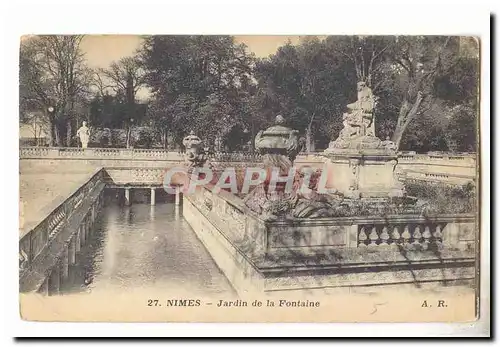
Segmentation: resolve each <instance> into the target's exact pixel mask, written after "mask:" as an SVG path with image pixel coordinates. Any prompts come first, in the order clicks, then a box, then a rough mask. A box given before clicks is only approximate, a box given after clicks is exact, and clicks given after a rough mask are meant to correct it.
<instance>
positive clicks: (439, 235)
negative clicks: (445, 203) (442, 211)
mask: <svg viewBox="0 0 500 347" xmlns="http://www.w3.org/2000/svg"><path fill="white" fill-rule="evenodd" d="M356 224H357V229H358V231H357V240H358V247H391V248H394V249H401V248H403V249H409V250H411V249H422V250H427V249H430V248H434V249H442V248H443V247H444V246H452V247H459V246H460V242H462V243H463V244H465V245H467V246H469V247H470V246H472V245H473V243H474V241H475V239H476V237H475V232H474V230H475V228H476V226H475V217H474V215H456V216H451V215H450V216H446V215H442V216H436V217H434V218H424V217H415V216H408V217H407V218H405V217H401V216H394V217H392V218H391V217H388V218H384V219H380V220H377V219H370V220H366V221H362V220H359V221H357V222H356Z"/></svg>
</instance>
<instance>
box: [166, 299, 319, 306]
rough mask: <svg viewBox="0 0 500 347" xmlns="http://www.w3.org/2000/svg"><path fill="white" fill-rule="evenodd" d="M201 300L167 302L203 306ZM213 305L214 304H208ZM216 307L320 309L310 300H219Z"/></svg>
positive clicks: (169, 302)
mask: <svg viewBox="0 0 500 347" xmlns="http://www.w3.org/2000/svg"><path fill="white" fill-rule="evenodd" d="M201 304H202V303H201V300H179V299H174V300H167V306H188V307H189V306H201ZM207 305H212V303H207ZM215 306H217V307H248V306H253V307H264V306H266V307H319V306H320V302H319V301H310V300H285V299H280V300H269V299H266V300H253V301H246V300H240V299H238V300H219V301H218V302H217V303H216V304H215Z"/></svg>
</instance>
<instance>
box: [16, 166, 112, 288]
mask: <svg viewBox="0 0 500 347" xmlns="http://www.w3.org/2000/svg"><path fill="white" fill-rule="evenodd" d="M104 186H105V183H104V171H103V170H100V171H98V172H97V173H96V174H94V175H93V176H92V177H91V178H90V179H89V180H88V181H87V182H86V183H85V184H84V185H82V186H81V187H79V188H78V189H77V190H76V191H75V192H74V193H73V194H72V195H71V196H70V197H69V198H68V199H66V200H65V201H64V202H63V203H61V204H60V205H59V206H57V207H56V208H55V209H54V210H53V211H52V212H51V213H50V214H49V215H48V216H47V217H46V218H45V219H44V220H42V221H41V222H40V223H38V224H37V225H36V226H34V227H32V228H30V229H28V230H27V231H26V232H24V233H22V234H21V236H20V240H19V270H20V285H21V289H22V290H34V289H38V287H39V286H40V284H41V282H43V281H44V280H46V279H45V278H44V276H45V274H46V272H47V271H49V272H50V271H51V269H52V268H53V266H54V264H51V263H52V262H57V261H58V260H57V257H58V254H60V253H61V252H63V250H64V249H65V248H66V249H67V243H68V242H69V241H70V240H71V238H72V237H73V233H74V232H76V231H78V232H79V230H80V228H79V227H80V225H81V224H82V223H85V224H88V221H87V219H89V218H91V219H92V222H93V220H94V218H95V215H96V214H97V212H98V210H99V206H97V207H96V206H94V205H95V204H97V205H100V204H101V193H102V191H103V189H104ZM87 229H88V228H87V225H86V231H85V232H88V230H87ZM77 237H78V238H83V239H84V238H85V237H84V236H81V235H78V236H77ZM78 245H79V247H80V240H79V241H78ZM79 247H78V248H79ZM41 258H43V259H41ZM49 258H50V259H49Z"/></svg>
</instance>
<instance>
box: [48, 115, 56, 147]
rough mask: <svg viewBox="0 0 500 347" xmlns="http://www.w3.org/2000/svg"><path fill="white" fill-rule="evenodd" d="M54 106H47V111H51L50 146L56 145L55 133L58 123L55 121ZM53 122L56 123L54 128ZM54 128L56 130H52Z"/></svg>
mask: <svg viewBox="0 0 500 347" xmlns="http://www.w3.org/2000/svg"><path fill="white" fill-rule="evenodd" d="M54 111H55V110H54V107H52V106H49V107H47V112H48V113H49V135H50V146H54V140H55V139H54V137H53V136H54V135H55V134H56V129H55V127H56V125H55V122H53V117H54ZM52 124H54V129H52ZM52 130H54V132H52Z"/></svg>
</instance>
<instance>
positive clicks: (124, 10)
mask: <svg viewBox="0 0 500 347" xmlns="http://www.w3.org/2000/svg"><path fill="white" fill-rule="evenodd" d="M259 3H261V4H259ZM64 4H67V3H64ZM231 4H234V2H231ZM288 4H290V2H288ZM137 6H138V5H137V4H132V3H130V4H128V5H127V4H126V2H120V4H119V5H118V4H115V5H110V6H105V5H103V4H102V2H98V1H88V2H86V3H85V5H80V6H79V7H78V8H77V10H76V9H75V8H68V7H67V6H64V5H62V3H61V5H59V6H51V7H49V6H47V5H42V4H38V3H36V4H35V3H33V4H31V5H30V6H29V8H27V7H22V8H21V7H20V6H17V5H16V6H15V7H12V9H13V10H15V12H16V15H15V16H12V18H13V19H14V21H13V23H12V27H9V32H10V33H11V35H9V36H8V39H9V41H8V49H6V52H7V53H8V59H9V64H10V65H9V66H17V49H18V42H19V37H20V36H21V35H22V34H29V33H76V32H78V33H89V34H90V33H110V34H111V33H113V34H115V33H123V34H125V33H151V34H153V33H156V34H158V33H170V34H175V33H177V34H181V33H182V34H187V33H207V34H209V33H210V34H220V33H230V34H247V35H248V34H275V35H276V34H288V35H293V34H297V35H300V34H318V35H320V34H333V33H335V34H354V33H356V34H363V33H367V34H368V33H370V34H395V33H397V34H415V33H419V34H462V35H480V36H481V38H482V82H481V88H482V90H481V94H482V96H483V99H482V101H481V108H482V112H481V113H482V117H481V118H482V121H481V136H482V139H481V140H482V141H481V147H482V148H483V151H482V153H481V156H482V158H481V162H482V168H481V169H482V170H481V171H482V172H483V175H482V211H481V222H482V226H481V227H482V231H483V232H482V237H481V266H482V269H481V270H482V271H481V277H482V279H483V281H482V283H481V298H482V299H481V301H480V305H481V307H484V308H482V310H481V312H482V315H483V316H486V315H487V314H488V311H487V310H486V308H487V307H488V306H489V300H488V291H489V280H490V277H489V265H490V264H489V259H490V257H489V240H490V239H489V233H488V231H489V213H488V212H489V201H490V199H489V192H490V189H489V175H488V174H487V173H489V171H490V168H489V163H490V152H489V151H488V150H485V149H486V148H489V147H490V143H489V128H490V126H489V125H490V122H489V117H488V115H489V114H490V112H489V81H490V79H489V30H488V26H489V17H488V11H487V10H486V9H485V8H484V9H482V11H481V6H480V5H479V4H475V5H474V8H471V6H469V7H459V5H458V4H456V3H454V5H453V9H451V8H450V5H439V4H432V6H431V7H430V8H429V7H428V6H422V2H419V3H415V4H414V5H413V6H412V5H410V4H408V5H407V6H408V7H409V8H411V11H410V10H409V9H407V8H406V7H407V6H404V7H403V8H398V6H397V5H393V6H381V5H379V4H377V5H374V4H366V5H363V1H358V2H356V4H352V5H349V6H345V5H342V6H340V5H338V4H337V5H334V4H330V5H326V4H323V5H314V4H311V3H308V4H307V6H306V5H304V4H302V5H298V6H293V7H292V6H287V5H275V6H272V5H270V4H267V3H266V2H259V1H253V2H252V4H251V5H243V6H242V7H239V8H237V7H236V6H232V5H227V6H226V8H225V9H224V10H220V9H219V8H216V7H215V6H214V5H208V6H207V5H205V6H201V5H197V6H195V7H193V5H191V6H189V4H187V5H186V4H184V5H183V6H182V7H179V6H174V5H171V4H164V5H162V6H158V5H156V6H155V7H154V8H155V10H154V11H153V10H152V7H149V9H148V11H147V12H144V13H143V14H142V16H139V17H140V18H137V17H138V16H137V11H138V10H137ZM151 6H152V5H151ZM117 7H120V9H119V11H118V12H119V13H120V15H119V16H118V15H116V16H112V15H109V14H105V13H104V11H102V12H100V11H97V10H96V9H97V8H99V9H101V10H104V9H106V10H113V11H116V10H117ZM360 7H362V8H364V9H363V10H360ZM179 13H182V14H183V15H178V14H179ZM243 13H244V15H243ZM389 13H390V14H391V15H388V14H389ZM127 18H129V19H131V20H127ZM243 18H255V20H254V21H244V20H242V19H243ZM296 18H300V21H298V20H297V19H296ZM424 18H425V20H424ZM55 19H57V21H56V20H55ZM210 19H212V21H211V20H210ZM9 72H10V74H9V75H8V77H9V78H8V80H7V81H8V83H7V81H6V85H9V86H11V87H9V88H6V89H7V90H6V92H7V93H6V95H7V104H8V107H7V112H8V113H9V114H17V103H16V102H15V101H16V100H17V90H16V88H12V86H15V85H17V72H16V69H15V68H12V69H10V71H9ZM9 89H10V90H9ZM13 101H14V102H13ZM5 121H6V122H12V124H10V123H8V125H9V126H12V128H14V126H17V121H18V119H17V117H10V118H6V119H5ZM6 128H9V127H8V126H6ZM3 135H4V136H5V137H4V138H5V140H7V141H8V143H6V144H4V148H6V149H9V150H8V151H5V152H6V153H5V154H4V155H5V157H6V158H7V160H8V165H7V167H17V165H18V164H17V161H18V152H17V150H16V151H15V150H14V148H16V149H17V146H18V145H17V134H16V133H14V132H12V131H10V132H9V131H7V132H6V133H5V134H3ZM8 175H12V176H8ZM3 177H4V180H5V181H4V182H8V181H7V180H9V181H10V180H12V181H13V182H18V180H19V177H18V172H14V171H13V170H12V172H6V173H4V175H3ZM5 186H6V188H7V189H8V194H6V196H7V197H9V199H11V198H13V197H16V198H17V199H18V198H19V196H18V194H19V192H18V190H17V187H15V185H12V184H6V185H5ZM9 202H10V201H9ZM9 202H7V203H6V204H5V205H6V206H4V209H7V208H9V210H7V211H8V213H6V215H7V216H8V224H7V225H6V226H5V230H6V233H7V232H9V231H10V232H9V234H8V236H7V238H6V239H5V240H4V247H5V251H4V254H5V256H6V257H7V259H5V261H4V263H5V268H7V274H8V276H6V277H5V283H9V284H8V285H7V284H6V285H4V288H3V289H4V290H5V292H4V298H5V299H6V301H7V303H8V308H9V310H8V311H7V312H8V317H9V320H11V321H13V322H15V324H13V331H15V332H14V335H26V334H28V335H33V336H40V335H50V334H71V335H73V334H74V335H81V334H85V335H93V334H98V335H100V334H103V333H109V334H111V335H114V334H117V333H118V332H117V331H120V332H121V333H119V334H120V335H121V334H124V336H127V335H129V336H133V335H136V334H139V335H142V334H144V333H146V334H152V335H157V334H160V336H162V335H164V334H167V335H171V334H181V335H182V334H183V333H182V332H184V334H193V333H194V334H197V333H201V334H204V333H205V334H214V333H216V331H218V332H219V333H223V334H227V333H231V331H230V330H234V328H231V329H230V330H228V329H226V328H224V326H225V325H224V324H209V325H208V326H207V325H206V324H195V323H189V324H181V325H175V327H173V326H172V325H171V324H168V325H166V324H164V323H155V324H127V325H120V324H99V323H94V324H88V323H79V324H70V323H66V324H64V323H62V324H58V323H51V324H46V323H45V324H44V323H36V322H26V321H21V320H20V318H19V313H18V312H19V311H18V310H19V307H18V302H17V297H18V285H17V282H18V281H17V279H18V273H17V266H16V264H15V259H16V258H17V257H16V253H17V247H13V246H12V245H14V244H16V245H17V233H15V232H12V231H13V230H16V229H17V223H18V220H17V218H16V217H17V216H18V210H17V206H16V205H15V204H12V203H11V202H10V203H9ZM14 206H16V207H14ZM12 217H14V218H12ZM11 235H12V236H11ZM13 260H14V261H13ZM11 283H15V285H14V286H12V285H11ZM351 309H352V307H351ZM416 314H418V313H417V312H416ZM193 324H195V325H196V329H194V326H193ZM392 325H393V324H392V323H387V324H376V325H366V324H364V325H363V326H370V327H369V328H367V329H366V330H365V329H363V330H364V331H360V329H359V327H358V326H356V325H352V324H351V325H349V324H336V325H323V324H317V325H315V327H314V328H311V324H308V325H307V329H310V330H311V331H310V332H309V330H308V332H305V331H304V330H303V329H302V328H301V329H297V327H296V324H286V325H283V324H281V325H279V326H280V328H279V329H280V330H281V329H283V330H282V331H283V334H284V335H285V336H294V335H297V334H298V335H299V336H301V335H304V334H305V335H310V334H311V333H312V331H313V330H315V332H314V334H315V335H316V336H318V334H319V336H321V335H322V333H323V334H327V335H326V336H328V335H330V334H333V335H337V336H349V335H354V336H362V335H363V334H365V333H368V335H374V334H378V335H380V336H384V332H386V333H387V332H389V333H390V334H395V335H399V336H404V335H408V334H409V335H415V329H418V336H423V335H427V334H445V335H447V334H457V333H458V334H471V333H472V330H471V328H472V329H475V328H477V327H478V326H479V325H481V324H479V323H477V322H476V323H472V324H471V323H467V324H445V323H439V324H437V323H436V324H435V323H424V324H416V323H405V324H398V325H397V329H395V328H394V327H393V326H392ZM69 326H71V329H68V328H67V327H69ZM226 326H227V325H226ZM256 326H259V327H261V329H263V331H266V330H267V331H268V332H270V331H274V333H275V334H276V330H275V329H276V328H271V326H275V325H270V324H269V325H265V324H258V325H256ZM256 326H254V325H252V328H251V330H252V331H253V333H252V334H255V335H257V331H258V330H256ZM391 326H392V327H391ZM484 328H485V326H484V325H483V326H482V327H479V329H481V330H482V331H484ZM115 329H116V330H115ZM374 329H375V330H374ZM89 331H91V332H92V334H89ZM321 331H322V333H321ZM476 331H477V330H476ZM233 333H234V331H233ZM71 335H68V336H71ZM280 335H281V334H280Z"/></svg>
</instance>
